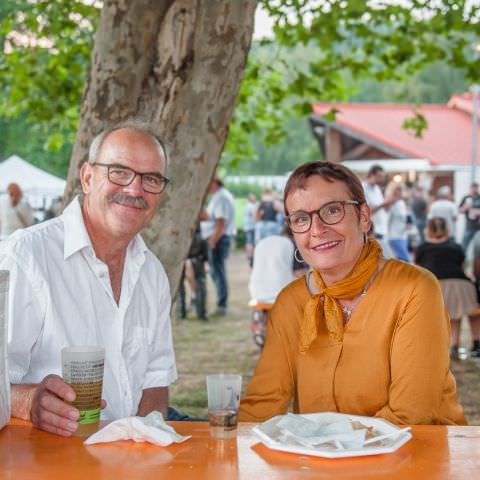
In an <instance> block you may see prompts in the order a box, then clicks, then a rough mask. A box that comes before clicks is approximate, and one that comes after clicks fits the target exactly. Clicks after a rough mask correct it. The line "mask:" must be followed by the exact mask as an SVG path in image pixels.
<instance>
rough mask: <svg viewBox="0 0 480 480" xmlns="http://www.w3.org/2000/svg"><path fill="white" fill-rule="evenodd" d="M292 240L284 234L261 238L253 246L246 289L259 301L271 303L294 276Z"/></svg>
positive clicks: (293, 247)
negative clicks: (251, 267)
mask: <svg viewBox="0 0 480 480" xmlns="http://www.w3.org/2000/svg"><path fill="white" fill-rule="evenodd" d="M294 251H295V246H294V244H293V241H292V240H290V238H288V236H285V235H270V236H268V237H265V238H262V240H260V241H259V242H258V244H257V245H256V247H255V255H254V258H253V269H252V273H251V275H250V281H249V284H248V289H249V292H250V297H251V298H252V299H254V300H257V302H259V303H273V302H275V299H276V298H277V295H278V294H279V293H280V291H281V290H282V289H283V288H284V287H285V286H287V285H288V284H289V283H290V282H291V281H293V280H295V278H296V276H295V274H294V271H293V263H294V262H293V255H294Z"/></svg>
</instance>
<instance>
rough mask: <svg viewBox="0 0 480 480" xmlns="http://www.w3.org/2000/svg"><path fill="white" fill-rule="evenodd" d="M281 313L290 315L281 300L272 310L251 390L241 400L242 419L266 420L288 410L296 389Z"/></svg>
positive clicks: (245, 420) (250, 420)
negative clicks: (281, 305)
mask: <svg viewBox="0 0 480 480" xmlns="http://www.w3.org/2000/svg"><path fill="white" fill-rule="evenodd" d="M279 315H288V311H286V309H285V308H283V307H280V306H279V305H278V302H277V303H276V304H275V306H274V308H273V309H272V310H271V311H270V314H269V321H268V327H267V336H266V341H265V345H264V347H263V351H262V353H261V355H260V359H259V360H258V363H257V367H256V369H255V373H254V376H253V378H252V380H251V381H250V384H249V385H248V388H247V394H246V396H245V398H244V399H242V401H241V402H240V416H239V418H240V421H242V422H262V421H264V420H267V419H269V418H271V417H273V416H275V415H279V414H283V413H286V412H287V409H288V406H289V404H290V400H291V398H292V391H293V383H294V382H293V378H294V374H293V368H294V367H293V358H292V354H291V353H289V352H291V351H293V350H286V347H287V345H288V342H287V343H286V341H285V331H284V330H283V329H282V322H279V321H278V320H279Z"/></svg>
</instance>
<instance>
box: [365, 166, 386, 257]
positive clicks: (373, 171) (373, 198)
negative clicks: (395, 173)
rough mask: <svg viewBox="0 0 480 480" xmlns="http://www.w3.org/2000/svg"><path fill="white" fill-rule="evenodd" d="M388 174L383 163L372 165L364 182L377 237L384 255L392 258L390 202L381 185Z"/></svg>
mask: <svg viewBox="0 0 480 480" xmlns="http://www.w3.org/2000/svg"><path fill="white" fill-rule="evenodd" d="M385 180H386V174H385V170H384V169H383V167H382V166H381V165H372V166H371V167H370V170H369V171H368V174H367V179H366V181H365V182H364V183H363V190H364V191H365V198H366V200H367V204H368V206H369V207H370V211H371V213H372V225H373V230H374V234H375V238H376V239H377V241H378V242H379V243H380V245H381V246H382V250H383V256H384V257H385V258H391V257H392V252H391V249H390V245H389V243H388V213H387V209H388V208H389V207H390V205H391V204H390V202H389V201H385V199H384V197H383V192H382V189H381V186H383V185H384V184H385Z"/></svg>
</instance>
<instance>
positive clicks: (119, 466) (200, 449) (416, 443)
mask: <svg viewBox="0 0 480 480" xmlns="http://www.w3.org/2000/svg"><path fill="white" fill-rule="evenodd" d="M172 424H173V426H174V428H175V429H176V430H177V431H178V432H179V433H181V434H184V435H185V434H191V435H193V438H191V439H190V440H187V441H186V442H185V443H182V444H179V445H172V446H170V447H165V448H162V447H155V446H153V445H148V444H139V443H133V442H116V443H111V444H102V445H92V446H88V447H87V446H84V445H83V443H82V440H83V439H82V438H79V437H71V438H62V437H57V436H55V435H51V434H48V433H46V432H42V431H40V430H37V429H35V428H33V427H31V426H30V424H28V423H26V422H20V421H12V422H11V424H10V425H8V426H7V427H6V428H5V429H3V430H2V431H1V432H0V479H2V480H9V479H15V480H28V479H36V480H47V479H48V480H56V479H58V480H60V479H62V480H76V479H82V480H97V479H108V480H123V479H141V480H149V479H155V480H159V479H168V480H171V479H173V480H175V479H182V480H184V479H187V480H188V479H195V480H201V479H207V478H208V479H221V480H223V479H226V480H229V479H236V478H238V479H246V480H257V479H260V480H263V479H268V480H270V479H272V480H277V479H278V480H281V479H291V480H297V479H298V480H303V479H313V478H315V479H325V478H334V479H335V480H338V479H361V480H366V479H373V478H374V479H389V480H393V479H399V480H400V479H401V480H414V479H422V480H425V479H427V480H430V479H447V478H448V479H468V480H475V479H477V478H480V427H442V426H417V427H413V440H411V441H410V442H408V443H407V444H406V445H404V446H403V447H402V448H400V449H399V450H398V451H397V452H395V453H391V454H388V455H379V456H374V457H362V458H351V459H335V460H331V459H330V460H329V459H321V458H315V457H307V456H302V455H294V454H289V453H281V452H275V451H273V450H269V449H268V448H267V447H265V446H263V445H262V444H259V443H258V441H257V440H256V438H255V437H254V436H253V435H252V434H251V433H250V428H251V426H252V425H250V424H241V425H240V428H239V434H238V438H237V440H227V441H219V440H214V439H211V438H210V437H209V433H208V424H206V423H189V422H173V423H172Z"/></svg>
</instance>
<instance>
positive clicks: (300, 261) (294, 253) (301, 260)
mask: <svg viewBox="0 0 480 480" xmlns="http://www.w3.org/2000/svg"><path fill="white" fill-rule="evenodd" d="M297 253H299V251H298V248H296V249H295V251H294V252H293V256H294V257H295V260H296V261H297V262H298V263H305V260H304V259H303V258H302V257H300V258H298V256H297Z"/></svg>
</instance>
